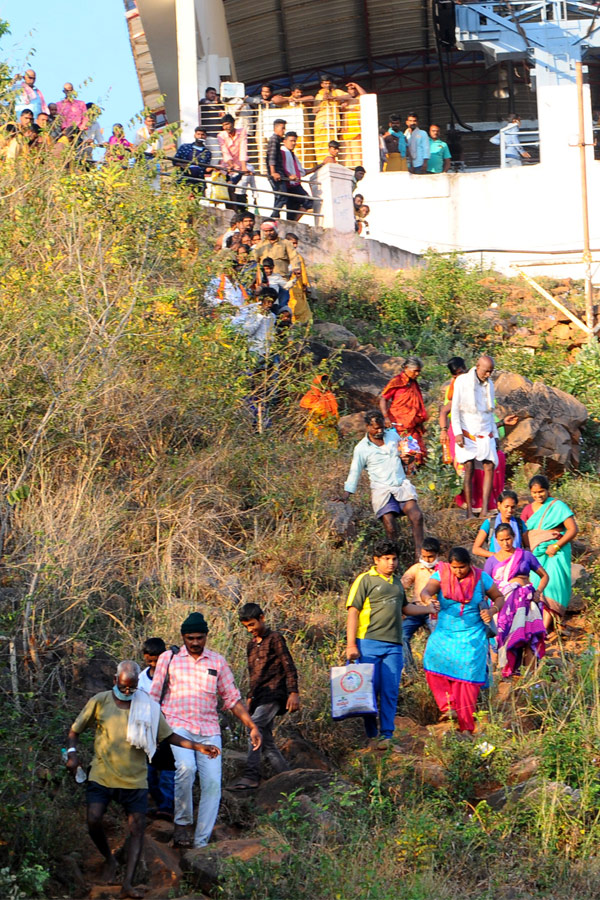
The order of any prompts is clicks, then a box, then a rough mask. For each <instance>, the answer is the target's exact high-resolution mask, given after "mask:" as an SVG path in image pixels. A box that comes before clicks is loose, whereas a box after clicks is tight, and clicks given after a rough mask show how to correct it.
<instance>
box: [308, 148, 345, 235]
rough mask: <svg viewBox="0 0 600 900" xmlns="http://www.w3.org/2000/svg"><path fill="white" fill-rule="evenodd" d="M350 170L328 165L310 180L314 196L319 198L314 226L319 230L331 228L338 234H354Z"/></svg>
mask: <svg viewBox="0 0 600 900" xmlns="http://www.w3.org/2000/svg"><path fill="white" fill-rule="evenodd" d="M352 175H353V172H352V170H351V169H347V168H346V167H345V166H338V165H337V163H330V164H329V165H326V166H323V167H322V168H321V169H319V170H318V171H317V172H315V174H314V175H313V176H312V178H311V182H312V183H313V185H314V186H315V188H316V190H315V195H316V196H317V197H319V199H320V201H321V203H320V209H319V212H320V214H321V216H320V218H318V219H316V221H315V224H316V225H318V226H320V227H321V228H333V229H334V230H335V231H338V232H340V234H350V233H352V234H354V203H353V200H352Z"/></svg>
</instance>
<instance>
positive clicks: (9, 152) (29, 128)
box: [0, 69, 163, 166]
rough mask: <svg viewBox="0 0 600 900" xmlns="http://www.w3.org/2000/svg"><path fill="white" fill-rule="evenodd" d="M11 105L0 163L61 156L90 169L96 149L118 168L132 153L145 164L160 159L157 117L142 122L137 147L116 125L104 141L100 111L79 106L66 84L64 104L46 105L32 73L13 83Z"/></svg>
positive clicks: (0, 136)
mask: <svg viewBox="0 0 600 900" xmlns="http://www.w3.org/2000/svg"><path fill="white" fill-rule="evenodd" d="M9 99H10V100H11V101H12V102H11V105H10V107H9V108H8V110H7V114H6V121H4V122H3V123H2V125H1V128H0V159H2V160H5V161H7V162H11V163H15V162H16V161H17V160H19V159H22V158H24V157H28V156H32V155H35V156H36V158H38V157H39V155H40V153H49V154H50V155H52V156H55V157H57V158H59V159H60V158H61V157H63V156H64V157H65V158H68V160H69V163H71V162H72V161H73V160H77V161H78V162H80V163H81V164H82V165H87V166H91V165H92V164H93V162H94V157H93V153H94V150H95V149H96V148H99V147H102V148H104V150H105V158H106V160H107V161H113V160H117V161H120V162H122V161H123V160H126V159H127V158H128V156H129V155H130V154H131V153H132V151H133V150H134V149H136V148H137V149H139V151H140V153H141V154H142V155H143V157H145V158H146V159H155V158H158V155H159V154H160V153H161V151H162V149H163V137H162V135H161V134H160V132H159V131H158V130H157V123H156V116H155V115H153V114H148V115H147V116H146V117H145V119H144V124H143V125H142V126H141V127H140V128H139V129H138V130H137V132H136V137H135V143H131V142H130V141H129V140H128V139H127V138H126V137H125V129H124V127H123V125H121V124H120V123H116V124H115V125H113V129H112V134H111V136H110V137H109V138H108V140H105V139H104V135H103V131H102V129H101V127H100V123H99V121H98V119H99V116H100V114H101V112H102V110H101V109H100V107H99V106H98V105H97V104H95V103H91V102H88V103H86V102H84V101H83V100H79V99H78V98H77V92H76V91H75V89H74V87H73V84H72V83H71V82H69V81H67V82H65V85H64V87H63V99H62V100H58V101H56V102H53V101H51V102H49V103H47V102H46V100H45V98H44V95H43V93H42V91H41V90H40V88H39V87H37V85H36V73H35V71H34V70H33V69H27V71H26V72H25V74H24V76H23V77H22V78H21V76H20V75H19V76H17V77H16V78H15V80H14V82H13V85H12V87H11V90H10V91H9ZM11 112H12V115H11Z"/></svg>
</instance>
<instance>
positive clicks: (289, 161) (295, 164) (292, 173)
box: [281, 145, 306, 184]
mask: <svg viewBox="0 0 600 900" xmlns="http://www.w3.org/2000/svg"><path fill="white" fill-rule="evenodd" d="M281 155H282V157H283V168H284V169H285V171H286V174H287V175H288V178H289V180H290V181H291V182H292V183H296V184H298V182H299V180H300V178H303V177H304V176H305V175H306V169H305V168H304V166H303V165H302V164H301V163H300V160H299V159H298V157H297V156H296V154H295V153H294V152H293V151H292V150H288V148H287V147H284V146H283V145H282V147H281ZM298 173H300V177H298Z"/></svg>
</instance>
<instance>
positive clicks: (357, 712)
mask: <svg viewBox="0 0 600 900" xmlns="http://www.w3.org/2000/svg"><path fill="white" fill-rule="evenodd" d="M330 678H331V718H332V719H334V720H335V721H339V720H340V719H348V718H350V717H352V716H368V715H377V699H376V697H375V666H374V664H373V663H351V662H348V663H347V664H346V665H345V666H332V668H331V673H330Z"/></svg>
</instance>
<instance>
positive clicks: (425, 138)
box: [404, 113, 430, 175]
mask: <svg viewBox="0 0 600 900" xmlns="http://www.w3.org/2000/svg"><path fill="white" fill-rule="evenodd" d="M404 134H405V136H406V141H407V144H408V152H407V157H408V162H409V171H410V172H411V174H412V175H425V174H426V172H427V163H428V161H429V152H430V151H429V135H428V134H427V132H426V131H423V129H422V128H419V119H418V117H417V114H416V113H409V114H408V115H407V117H406V131H405V132H404Z"/></svg>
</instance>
